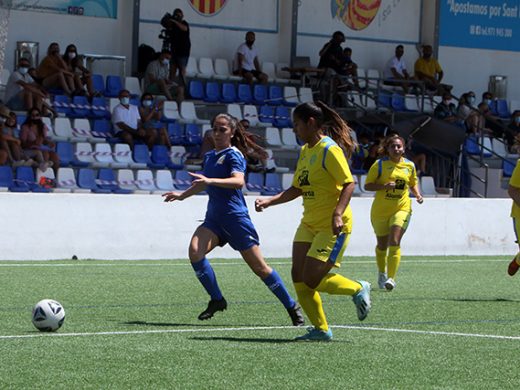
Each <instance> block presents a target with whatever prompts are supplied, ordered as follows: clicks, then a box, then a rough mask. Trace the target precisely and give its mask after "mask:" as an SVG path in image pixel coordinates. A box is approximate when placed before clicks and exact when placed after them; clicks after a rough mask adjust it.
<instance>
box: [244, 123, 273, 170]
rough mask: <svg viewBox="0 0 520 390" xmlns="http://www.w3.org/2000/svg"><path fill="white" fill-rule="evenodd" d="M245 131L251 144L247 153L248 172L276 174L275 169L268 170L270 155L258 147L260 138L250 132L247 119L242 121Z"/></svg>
mask: <svg viewBox="0 0 520 390" xmlns="http://www.w3.org/2000/svg"><path fill="white" fill-rule="evenodd" d="M240 124H241V125H242V127H243V129H244V135H245V136H246V137H248V138H249V139H250V140H251V142H250V143H249V144H250V145H249V149H247V151H246V155H245V158H246V163H247V171H248V172H274V168H271V169H268V167H267V163H268V158H269V155H268V154H267V152H266V151H265V149H264V148H262V147H261V146H260V145H258V143H257V142H258V139H257V138H258V136H257V135H255V134H253V133H251V132H249V125H250V124H249V121H248V120H247V119H242V120H241V121H240Z"/></svg>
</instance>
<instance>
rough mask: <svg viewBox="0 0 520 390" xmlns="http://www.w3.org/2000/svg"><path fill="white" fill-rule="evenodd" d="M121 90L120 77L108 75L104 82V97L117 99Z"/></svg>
mask: <svg viewBox="0 0 520 390" xmlns="http://www.w3.org/2000/svg"><path fill="white" fill-rule="evenodd" d="M122 89H123V82H122V81H121V77H120V76H117V75H108V76H107V80H106V88H105V96H107V97H118V96H119V92H120V91H121V90H122Z"/></svg>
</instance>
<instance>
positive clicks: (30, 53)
mask: <svg viewBox="0 0 520 390" xmlns="http://www.w3.org/2000/svg"><path fill="white" fill-rule="evenodd" d="M39 45H40V44H39V43H38V42H26V41H18V42H16V50H15V52H14V54H15V56H14V61H15V63H14V67H15V69H16V68H18V60H19V59H20V58H27V59H28V60H29V63H30V64H31V67H34V68H36V67H37V66H38V63H39V62H38V51H39Z"/></svg>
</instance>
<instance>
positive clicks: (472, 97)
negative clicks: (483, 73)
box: [468, 96, 475, 105]
mask: <svg viewBox="0 0 520 390" xmlns="http://www.w3.org/2000/svg"><path fill="white" fill-rule="evenodd" d="M468 102H469V104H471V105H473V104H474V103H475V96H470V97H469V99H468Z"/></svg>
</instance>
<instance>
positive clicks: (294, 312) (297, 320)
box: [287, 303, 305, 326]
mask: <svg viewBox="0 0 520 390" xmlns="http://www.w3.org/2000/svg"><path fill="white" fill-rule="evenodd" d="M287 313H289V317H291V321H292V324H293V325H294V326H303V325H305V318H303V313H302V308H301V306H300V305H298V304H297V303H296V304H295V305H294V307H292V308H290V309H287Z"/></svg>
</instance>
